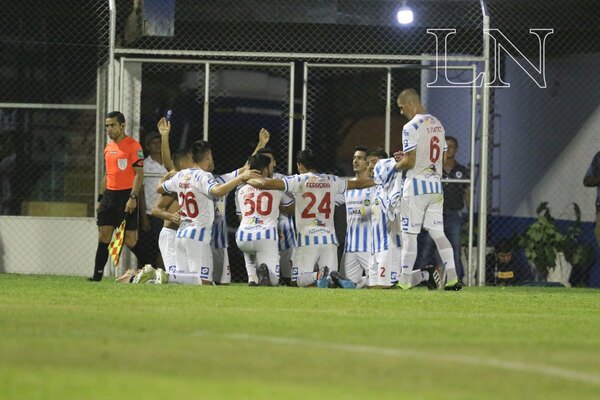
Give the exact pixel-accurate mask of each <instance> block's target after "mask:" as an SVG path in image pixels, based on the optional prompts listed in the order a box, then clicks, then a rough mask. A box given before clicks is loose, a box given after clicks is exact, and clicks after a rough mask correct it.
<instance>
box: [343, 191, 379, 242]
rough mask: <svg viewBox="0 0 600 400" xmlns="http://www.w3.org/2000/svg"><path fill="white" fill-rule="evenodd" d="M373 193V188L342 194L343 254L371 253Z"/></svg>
mask: <svg viewBox="0 0 600 400" xmlns="http://www.w3.org/2000/svg"><path fill="white" fill-rule="evenodd" d="M373 192H374V191H373V188H367V189H353V190H346V191H345V192H344V201H343V202H344V203H345V204H346V240H345V245H344V252H346V253H358V252H370V251H371V195H372V194H373ZM336 203H339V201H336Z"/></svg>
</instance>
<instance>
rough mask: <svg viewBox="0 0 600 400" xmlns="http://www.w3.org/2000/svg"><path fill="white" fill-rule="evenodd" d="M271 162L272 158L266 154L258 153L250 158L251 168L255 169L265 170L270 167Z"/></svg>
mask: <svg viewBox="0 0 600 400" xmlns="http://www.w3.org/2000/svg"><path fill="white" fill-rule="evenodd" d="M270 163H271V158H269V157H268V156H265V155H264V154H256V155H253V156H250V157H249V158H248V164H250V169H255V170H257V171H260V172H263V170H264V169H265V168H268V167H269V164H270Z"/></svg>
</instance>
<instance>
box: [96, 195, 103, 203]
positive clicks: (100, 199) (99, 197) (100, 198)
mask: <svg viewBox="0 0 600 400" xmlns="http://www.w3.org/2000/svg"><path fill="white" fill-rule="evenodd" d="M103 197H104V195H103V194H102V193H99V194H98V198H97V199H96V201H97V202H98V203H100V202H101V201H102V198H103Z"/></svg>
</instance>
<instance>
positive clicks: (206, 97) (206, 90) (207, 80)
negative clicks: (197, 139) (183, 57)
mask: <svg viewBox="0 0 600 400" xmlns="http://www.w3.org/2000/svg"><path fill="white" fill-rule="evenodd" d="M209 101H210V63H208V62H207V63H206V64H204V129H203V132H204V136H203V139H204V140H206V141H208V102H209Z"/></svg>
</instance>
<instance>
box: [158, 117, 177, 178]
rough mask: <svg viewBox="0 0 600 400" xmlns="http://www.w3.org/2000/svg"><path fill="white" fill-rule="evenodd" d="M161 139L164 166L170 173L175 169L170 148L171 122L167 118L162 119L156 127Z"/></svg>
mask: <svg viewBox="0 0 600 400" xmlns="http://www.w3.org/2000/svg"><path fill="white" fill-rule="evenodd" d="M156 127H157V128H158V132H159V133H160V137H161V139H162V144H161V153H162V160H163V165H164V166H165V168H166V169H167V170H168V171H170V170H172V169H174V168H175V166H174V165H173V161H172V160H171V148H170V147H169V134H170V133H171V121H167V120H166V118H165V117H162V118H161V119H160V121H158V124H157V125H156Z"/></svg>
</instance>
